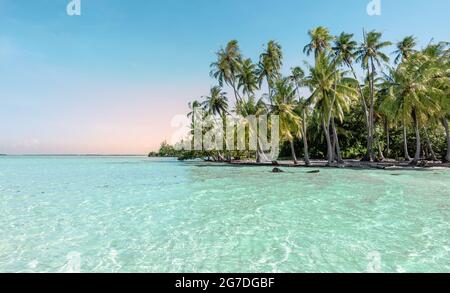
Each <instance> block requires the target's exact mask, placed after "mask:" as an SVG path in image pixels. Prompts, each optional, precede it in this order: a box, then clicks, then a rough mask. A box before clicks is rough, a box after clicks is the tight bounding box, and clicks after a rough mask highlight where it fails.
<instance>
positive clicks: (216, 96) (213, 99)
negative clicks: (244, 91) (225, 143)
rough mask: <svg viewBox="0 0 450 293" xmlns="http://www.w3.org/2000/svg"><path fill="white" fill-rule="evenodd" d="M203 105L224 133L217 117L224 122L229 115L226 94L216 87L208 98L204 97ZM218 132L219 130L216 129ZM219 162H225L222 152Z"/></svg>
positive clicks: (219, 154) (207, 113)
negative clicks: (226, 115)
mask: <svg viewBox="0 0 450 293" xmlns="http://www.w3.org/2000/svg"><path fill="white" fill-rule="evenodd" d="M204 99H205V100H204V101H203V103H202V106H203V109H204V110H205V114H206V115H209V117H211V118H213V119H214V123H215V124H216V126H217V127H220V131H222V133H224V131H223V124H219V123H218V121H217V118H216V116H219V117H220V119H222V121H223V120H224V117H225V114H226V113H228V99H227V97H226V93H225V92H223V91H222V88H221V87H220V86H214V87H212V88H211V90H210V93H209V95H208V96H205V97H204ZM216 130H217V131H219V129H217V128H216ZM218 160H219V161H224V157H223V155H222V154H221V152H220V151H218Z"/></svg>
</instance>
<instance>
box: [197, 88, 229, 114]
mask: <svg viewBox="0 0 450 293" xmlns="http://www.w3.org/2000/svg"><path fill="white" fill-rule="evenodd" d="M204 99H205V100H204V101H203V103H202V106H203V107H204V109H205V111H206V113H207V114H208V115H213V116H216V115H218V116H220V117H222V116H223V115H224V114H227V113H228V99H227V97H226V93H225V92H223V91H222V88H221V87H219V86H214V87H212V88H211V90H210V93H209V95H208V96H205V97H204Z"/></svg>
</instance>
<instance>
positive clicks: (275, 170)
mask: <svg viewBox="0 0 450 293" xmlns="http://www.w3.org/2000/svg"><path fill="white" fill-rule="evenodd" d="M272 173H284V171H283V170H281V169H280V168H273V170H272Z"/></svg>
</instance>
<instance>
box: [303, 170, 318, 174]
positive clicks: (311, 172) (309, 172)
mask: <svg viewBox="0 0 450 293" xmlns="http://www.w3.org/2000/svg"><path fill="white" fill-rule="evenodd" d="M317 173H320V170H313V171H308V172H306V174H317Z"/></svg>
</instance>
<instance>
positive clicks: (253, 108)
mask: <svg viewBox="0 0 450 293" xmlns="http://www.w3.org/2000/svg"><path fill="white" fill-rule="evenodd" d="M309 36H310V43H309V44H307V45H306V46H305V47H304V53H305V54H306V55H308V56H309V55H313V58H314V61H313V64H307V63H305V67H304V68H305V69H306V70H303V69H302V68H301V67H294V68H292V69H291V72H290V74H289V75H288V76H283V75H282V73H281V70H282V66H283V52H282V48H281V46H280V44H278V43H277V42H275V41H269V42H268V43H267V45H266V46H265V48H264V52H263V53H262V54H261V55H260V57H259V62H258V63H256V64H255V63H254V62H253V61H252V60H251V59H247V58H244V57H243V55H242V53H241V50H240V48H239V44H238V42H237V41H236V40H233V41H230V42H229V43H228V44H227V45H226V47H224V48H222V49H221V50H220V51H218V52H217V60H216V61H215V62H213V63H212V64H211V73H210V75H211V76H212V77H213V78H215V79H216V80H217V82H218V85H217V86H214V87H212V88H211V92H210V94H209V95H207V96H205V97H203V101H193V102H192V103H190V107H191V109H195V108H197V107H202V108H203V109H204V110H205V111H206V112H207V113H208V114H210V115H213V116H217V117H222V118H223V117H224V115H226V114H229V113H231V112H234V113H236V114H239V115H242V116H244V117H246V116H249V115H255V116H258V115H263V114H274V115H278V116H279V119H280V134H281V138H282V139H283V141H284V142H286V143H287V144H288V145H289V147H290V149H291V155H292V158H293V161H294V163H296V164H297V163H298V159H297V156H296V150H295V145H296V143H295V142H298V141H300V140H302V141H303V153H304V161H305V163H306V165H309V164H310V158H309V157H310V156H309V151H308V149H309V148H308V129H309V124H315V125H318V126H320V128H321V131H322V132H323V135H324V138H325V142H326V159H327V161H328V164H329V165H332V164H334V163H335V162H336V163H338V164H341V163H343V155H342V150H341V145H340V134H339V133H340V130H339V125H342V123H344V121H345V119H346V118H347V117H348V115H349V113H352V112H354V111H358V112H360V113H362V117H363V118H362V120H363V121H364V125H365V129H361V130H360V131H364V133H365V135H364V137H365V138H366V139H365V145H366V151H365V153H366V154H365V156H364V158H363V160H366V161H375V160H377V159H381V160H383V159H386V157H389V156H390V146H391V145H390V142H391V140H390V130H391V129H393V128H399V127H401V128H403V145H404V158H405V160H408V161H411V164H417V163H418V162H419V161H420V160H421V157H422V154H423V152H422V150H423V149H422V145H421V144H422V138H421V133H422V134H425V140H426V143H427V147H428V149H431V153H432V155H433V159H437V156H436V153H435V152H434V151H433V147H432V145H431V144H432V143H431V141H430V139H429V135H428V132H429V130H430V129H434V128H437V127H441V126H440V125H442V126H443V128H444V133H445V136H446V140H447V153H446V156H445V158H443V159H444V160H446V161H450V136H449V128H448V120H449V118H450V70H449V69H450V49H449V43H446V42H441V43H437V44H435V43H430V44H429V45H428V46H427V47H426V48H425V49H423V50H417V49H416V40H415V38H414V37H413V36H408V37H406V38H405V39H404V40H402V41H401V42H399V43H398V44H397V46H396V47H397V50H396V51H395V52H393V54H395V59H394V63H393V64H392V65H391V64H389V61H390V57H389V54H388V53H386V50H387V48H388V47H389V46H391V45H392V43H391V42H388V41H384V40H383V36H382V34H381V33H379V32H376V31H371V32H367V33H366V32H364V35H363V40H362V42H361V43H358V42H356V41H355V40H354V35H353V34H348V33H341V34H340V35H338V36H333V35H331V34H330V32H329V30H328V29H327V28H325V27H317V28H315V29H312V30H310V31H309ZM357 65H359V66H360V70H358V68H357V67H356V66H357ZM361 72H362V74H361ZM358 73H359V74H360V75H361V77H359V76H358ZM225 87H228V88H230V89H231V90H232V94H233V97H234V103H233V104H234V107H232V106H231V103H230V102H229V100H228V97H227V94H226V93H225V91H224V88H225ZM266 87H267V88H266ZM302 93H307V95H306V97H305V96H304V94H302ZM257 96H259V97H257ZM379 129H382V131H380V130H379ZM409 130H413V131H414V134H415V140H416V147H415V149H416V153H415V155H414V157H413V158H411V157H410V155H409V148H408V141H407V135H408V131H409ZM381 140H383V141H385V142H383V145H384V146H385V147H384V150H382V149H381V145H382V143H381ZM377 148H378V155H376V151H375V150H376V149H377ZM229 156H231V155H229ZM222 157H223V156H222V154H220V158H222ZM256 159H257V161H262V160H263V159H264V154H263V152H261V151H260V150H259V148H258V151H257V152H256Z"/></svg>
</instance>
